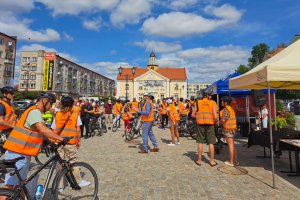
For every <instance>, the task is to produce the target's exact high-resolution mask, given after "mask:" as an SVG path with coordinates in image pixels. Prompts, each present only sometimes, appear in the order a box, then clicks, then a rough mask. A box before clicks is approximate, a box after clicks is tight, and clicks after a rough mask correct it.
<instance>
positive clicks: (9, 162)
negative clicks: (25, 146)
mask: <svg viewBox="0 0 300 200" xmlns="http://www.w3.org/2000/svg"><path fill="white" fill-rule="evenodd" d="M24 158H25V157H24V156H21V157H18V158H14V159H11V160H1V161H0V165H5V167H6V168H14V167H15V165H16V162H18V161H19V160H23V159H24Z"/></svg>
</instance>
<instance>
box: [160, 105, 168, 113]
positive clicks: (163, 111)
mask: <svg viewBox="0 0 300 200" xmlns="http://www.w3.org/2000/svg"><path fill="white" fill-rule="evenodd" d="M160 105H161V110H160V114H161V115H165V114H167V105H166V104H164V103H161V104H160Z"/></svg>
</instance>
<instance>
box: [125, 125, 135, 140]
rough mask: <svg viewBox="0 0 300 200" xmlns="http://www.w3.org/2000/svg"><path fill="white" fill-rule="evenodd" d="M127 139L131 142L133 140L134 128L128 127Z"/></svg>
mask: <svg viewBox="0 0 300 200" xmlns="http://www.w3.org/2000/svg"><path fill="white" fill-rule="evenodd" d="M125 139H126V140H128V141H131V140H132V139H133V134H132V128H128V127H126V129H125Z"/></svg>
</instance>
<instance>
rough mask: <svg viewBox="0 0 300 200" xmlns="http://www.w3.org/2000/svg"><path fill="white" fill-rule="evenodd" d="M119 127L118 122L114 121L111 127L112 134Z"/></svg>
mask: <svg viewBox="0 0 300 200" xmlns="http://www.w3.org/2000/svg"><path fill="white" fill-rule="evenodd" d="M118 128H119V126H118V121H116V122H115V123H114V125H113V127H112V132H116V131H117V130H118Z"/></svg>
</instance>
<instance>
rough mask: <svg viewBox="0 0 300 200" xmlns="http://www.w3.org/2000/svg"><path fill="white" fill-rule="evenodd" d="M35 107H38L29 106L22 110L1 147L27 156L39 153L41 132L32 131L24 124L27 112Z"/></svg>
mask: <svg viewBox="0 0 300 200" xmlns="http://www.w3.org/2000/svg"><path fill="white" fill-rule="evenodd" d="M35 109H38V108H37V107H36V106H31V107H30V108H28V109H27V110H25V111H24V113H23V114H22V115H21V117H20V119H19V121H18V122H17V124H16V126H15V127H14V129H13V130H12V132H11V133H10V135H9V137H8V139H7V140H6V142H5V143H4V145H3V148H5V149H7V150H10V151H13V152H16V153H20V154H23V155H28V156H36V155H37V154H38V153H39V151H40V147H41V145H42V142H43V134H42V133H39V132H36V131H32V130H30V129H28V128H26V127H25V126H24V124H25V122H26V119H27V117H28V114H29V112H31V111H32V110H35Z"/></svg>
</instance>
